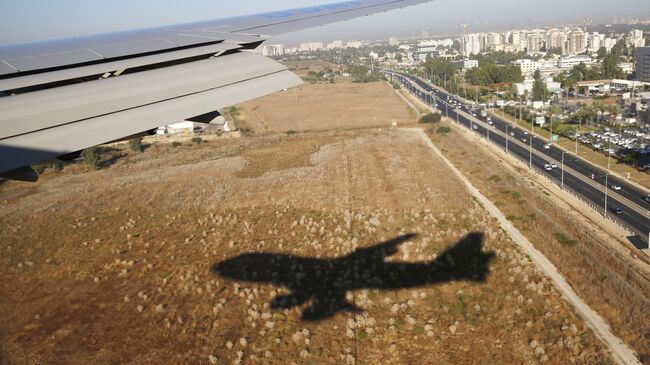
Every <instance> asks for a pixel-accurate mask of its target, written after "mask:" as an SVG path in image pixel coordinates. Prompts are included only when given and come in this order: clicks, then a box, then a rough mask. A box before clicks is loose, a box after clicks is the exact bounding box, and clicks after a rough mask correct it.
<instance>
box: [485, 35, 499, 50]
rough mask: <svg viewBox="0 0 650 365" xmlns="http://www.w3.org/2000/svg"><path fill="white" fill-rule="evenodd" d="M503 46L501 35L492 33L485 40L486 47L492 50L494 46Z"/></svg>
mask: <svg viewBox="0 0 650 365" xmlns="http://www.w3.org/2000/svg"><path fill="white" fill-rule="evenodd" d="M501 44H503V39H502V37H501V33H496V32H491V33H488V34H487V36H486V38H485V47H486V48H490V47H492V46H499V45H501Z"/></svg>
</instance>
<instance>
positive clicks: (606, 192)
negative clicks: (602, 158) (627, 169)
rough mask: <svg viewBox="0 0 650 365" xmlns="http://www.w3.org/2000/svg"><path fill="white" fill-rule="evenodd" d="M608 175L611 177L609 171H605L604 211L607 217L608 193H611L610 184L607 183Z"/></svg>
mask: <svg viewBox="0 0 650 365" xmlns="http://www.w3.org/2000/svg"><path fill="white" fill-rule="evenodd" d="M608 177H609V171H608V172H606V173H605V211H604V212H603V214H604V215H605V217H607V195H608V193H609V185H607V184H608V182H607V181H608Z"/></svg>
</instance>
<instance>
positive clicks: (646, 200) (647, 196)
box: [643, 194, 650, 203]
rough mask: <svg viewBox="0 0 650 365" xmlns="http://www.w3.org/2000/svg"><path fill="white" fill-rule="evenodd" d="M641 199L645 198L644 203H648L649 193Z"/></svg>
mask: <svg viewBox="0 0 650 365" xmlns="http://www.w3.org/2000/svg"><path fill="white" fill-rule="evenodd" d="M643 200H645V202H646V203H650V194H648V195H646V196H644V197H643Z"/></svg>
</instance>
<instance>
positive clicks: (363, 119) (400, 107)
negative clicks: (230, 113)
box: [237, 80, 415, 134]
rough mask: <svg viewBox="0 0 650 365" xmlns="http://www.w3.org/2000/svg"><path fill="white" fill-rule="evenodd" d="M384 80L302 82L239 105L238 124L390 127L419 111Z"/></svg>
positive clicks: (263, 129) (267, 129)
mask: <svg viewBox="0 0 650 365" xmlns="http://www.w3.org/2000/svg"><path fill="white" fill-rule="evenodd" d="M391 89H392V88H391V86H389V85H388V84H386V83H384V82H375V83H370V84H354V83H352V82H350V81H344V80H337V83H335V84H314V85H301V86H299V87H297V88H293V89H291V90H288V91H285V92H280V93H277V94H273V95H270V96H267V97H264V98H260V99H256V100H253V101H250V102H247V103H244V104H242V105H240V106H239V108H240V109H241V113H240V116H239V117H237V124H238V125H239V126H240V127H242V128H246V129H250V130H251V131H253V132H254V133H261V134H264V133H286V132H288V131H296V132H305V131H325V130H340V129H358V128H369V127H377V128H388V127H390V126H391V125H392V123H398V124H399V125H404V124H412V123H414V122H415V114H414V113H413V111H412V110H411V109H410V108H409V107H408V106H406V105H405V104H404V102H403V101H402V100H401V99H400V97H399V96H397V95H395V93H393V92H392V90H391Z"/></svg>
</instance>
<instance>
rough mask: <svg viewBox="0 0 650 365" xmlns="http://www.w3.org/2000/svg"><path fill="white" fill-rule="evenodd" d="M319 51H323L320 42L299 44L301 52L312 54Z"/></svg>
mask: <svg viewBox="0 0 650 365" xmlns="http://www.w3.org/2000/svg"><path fill="white" fill-rule="evenodd" d="M321 49H323V43H322V42H308V43H301V44H300V51H301V52H314V51H319V50H321Z"/></svg>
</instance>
